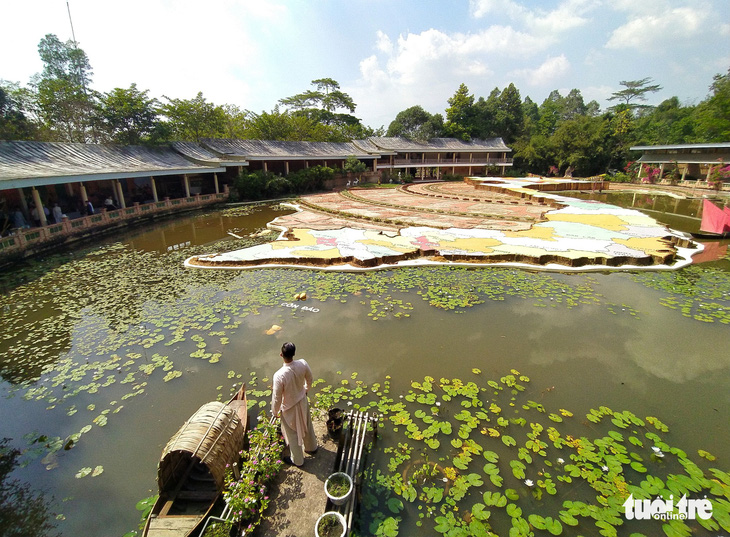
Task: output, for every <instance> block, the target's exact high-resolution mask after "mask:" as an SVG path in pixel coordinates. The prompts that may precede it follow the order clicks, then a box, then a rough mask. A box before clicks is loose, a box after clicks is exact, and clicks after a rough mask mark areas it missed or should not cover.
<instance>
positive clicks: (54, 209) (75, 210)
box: [0, 187, 152, 237]
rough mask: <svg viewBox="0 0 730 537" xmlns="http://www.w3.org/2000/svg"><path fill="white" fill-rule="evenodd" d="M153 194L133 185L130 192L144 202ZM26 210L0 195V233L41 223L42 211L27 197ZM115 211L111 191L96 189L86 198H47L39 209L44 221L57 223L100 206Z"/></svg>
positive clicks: (147, 188) (117, 207) (89, 212)
mask: <svg viewBox="0 0 730 537" xmlns="http://www.w3.org/2000/svg"><path fill="white" fill-rule="evenodd" d="M151 197H152V191H151V189H150V188H149V187H146V188H142V189H135V192H134V193H133V195H132V200H131V201H132V202H139V203H146V202H148V201H149V200H150V198H151ZM26 206H27V208H28V209H27V212H24V211H23V209H22V208H21V207H20V205H15V206H8V204H7V202H6V201H5V200H4V199H2V198H0V237H6V236H8V235H12V234H14V233H16V232H17V231H18V230H22V229H28V228H31V227H41V225H42V221H41V213H40V210H39V208H38V207H36V205H35V203H34V202H33V201H28V202H27V204H26ZM102 208H103V209H106V210H107V211H114V210H117V209H119V208H120V207H119V206H118V204H117V203H116V202H115V200H114V198H113V197H112V195H111V194H110V193H103V192H99V193H95V194H93V195H90V196H89V197H88V199H87V201H86V202H84V201H83V200H82V199H81V197H80V196H76V197H74V198H67V199H64V200H56V199H53V200H51V199H49V200H47V202H46V203H45V204H44V205H43V208H42V211H43V214H44V215H45V217H46V223H47V224H49V225H50V224H60V223H61V222H63V220H64V218H68V219H72V218H80V217H83V216H88V215H92V214H95V213H97V212H98V211H99V210H100V209H102Z"/></svg>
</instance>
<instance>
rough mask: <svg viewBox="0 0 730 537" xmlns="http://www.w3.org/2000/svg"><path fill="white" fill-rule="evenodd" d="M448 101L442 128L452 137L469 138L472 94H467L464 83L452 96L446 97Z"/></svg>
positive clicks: (467, 89)
mask: <svg viewBox="0 0 730 537" xmlns="http://www.w3.org/2000/svg"><path fill="white" fill-rule="evenodd" d="M448 103H449V107H448V108H447V109H446V123H445V124H444V130H445V131H446V133H447V134H448V135H449V136H453V137H454V138H461V139H462V140H471V138H472V134H473V131H474V116H475V110H474V96H473V95H470V94H469V88H467V87H466V84H464V83H462V84H461V85H460V86H459V89H457V90H456V92H455V93H454V95H453V97H450V98H449V99H448Z"/></svg>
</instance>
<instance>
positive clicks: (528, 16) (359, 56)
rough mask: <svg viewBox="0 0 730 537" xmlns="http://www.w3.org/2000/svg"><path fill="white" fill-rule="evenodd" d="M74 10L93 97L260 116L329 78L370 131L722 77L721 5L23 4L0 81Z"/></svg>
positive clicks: (14, 17)
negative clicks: (416, 116)
mask: <svg viewBox="0 0 730 537" xmlns="http://www.w3.org/2000/svg"><path fill="white" fill-rule="evenodd" d="M68 8H70V12H71V18H72V20H73V29H74V32H75V36H76V40H77V42H78V44H79V46H80V47H81V48H82V49H83V50H84V51H85V52H86V54H87V55H88V57H89V60H90V63H91V66H92V70H93V72H94V75H93V81H92V85H91V86H92V87H93V89H95V90H97V91H101V92H108V91H111V90H112V89H113V88H116V87H120V88H128V87H129V86H130V85H131V84H132V83H136V84H137V88H138V89H140V90H149V96H150V97H156V98H158V99H163V97H165V96H166V97H170V98H181V99H191V98H193V97H195V96H196V95H197V93H198V92H203V95H204V96H205V98H206V99H207V100H208V101H210V102H213V103H215V104H232V105H236V106H238V107H240V108H241V109H245V110H251V111H253V112H256V113H260V112H262V111H267V112H268V111H271V110H272V109H273V108H274V107H275V106H276V105H277V102H278V101H279V99H282V98H285V97H289V96H292V95H295V94H297V93H301V92H303V91H305V90H308V89H312V85H311V81H312V80H314V79H318V78H333V79H335V80H336V81H337V82H339V84H340V87H341V89H342V91H344V92H346V93H348V94H349V95H350V96H351V97H352V98H353V100H354V102H355V103H356V104H357V109H356V110H355V115H356V116H357V117H359V118H360V119H361V120H362V122H363V123H364V124H365V125H368V126H370V127H373V128H378V127H380V126H384V127H385V128H387V127H388V125H389V124H390V122H391V121H392V120H393V119H394V118H395V116H396V114H397V113H398V112H400V111H402V110H405V109H406V108H409V107H411V106H414V105H421V106H422V107H423V108H425V109H426V110H427V111H429V112H430V113H441V114H443V113H444V111H445V109H446V108H447V107H448V102H447V101H448V99H449V98H450V97H451V96H453V95H454V92H455V91H456V90H457V89H458V87H459V85H460V84H462V83H464V84H466V85H467V87H468V88H469V91H470V93H472V94H473V95H475V97H476V98H478V97H485V98H486V97H488V96H489V94H490V93H491V91H492V90H493V89H494V88H499V89H500V90H502V89H504V88H505V87H507V86H508V85H509V84H510V83H514V85H515V87H516V88H517V89H518V90H519V91H520V95H521V97H522V98H523V99H524V98H525V97H526V96H529V97H530V98H531V99H532V100H533V101H535V102H536V103H538V104H540V103H542V102H543V100H544V99H545V98H546V97H547V96H548V95H549V94H550V92H551V91H553V90H558V91H560V93H561V94H562V95H566V94H567V93H568V92H569V91H570V90H571V89H573V88H576V89H579V90H580V91H581V93H582V95H583V98H584V100H585V101H586V102H589V101H591V100H596V101H597V102H598V103H599V105H600V107H601V109H606V108H607V107H608V106H611V105H612V104H615V103H614V102H609V101H607V98H608V97H610V96H611V94H612V93H613V92H615V91H619V90H621V89H622V88H623V86H621V84H620V82H621V81H631V80H639V79H643V78H646V77H650V78H651V79H653V82H654V83H656V84H659V85H661V86H662V88H663V89H662V90H661V91H659V92H657V93H655V94H652V95H651V96H650V98H649V101H647V104H659V103H660V102H661V101H663V100H664V99H667V98H670V97H673V96H676V97H678V98H679V100H680V102H681V103H683V104H685V105H688V104H697V103H699V102H700V101H702V100H703V99H705V98H706V97H707V96H708V94H709V86H710V84H712V80H713V76H714V75H716V74H726V73H727V72H728V69H729V68H730V1H728V0H310V1H304V0H299V1H295V0H292V1H285V0H206V1H205V2H203V1H201V0H125V1H123V2H122V1H117V2H110V1H108V0H68V2H67V1H66V0H23V1H9V2H5V5H4V6H3V8H2V13H3V19H4V21H3V24H2V27H3V28H2V31H1V32H0V50H2V53H1V56H0V79H4V80H7V81H10V82H18V83H20V84H21V85H26V84H27V83H28V82H29V80H30V77H31V76H32V75H34V74H35V73H39V72H40V71H41V70H42V68H43V66H42V63H41V61H40V58H39V56H38V43H39V41H40V40H41V39H42V38H43V37H44V36H45V35H46V34H49V33H50V34H55V35H56V36H58V38H59V39H61V40H62V41H66V40H69V39H71V38H72V33H71V24H70V22H69V12H68Z"/></svg>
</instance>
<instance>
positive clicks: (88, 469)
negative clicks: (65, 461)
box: [76, 466, 92, 479]
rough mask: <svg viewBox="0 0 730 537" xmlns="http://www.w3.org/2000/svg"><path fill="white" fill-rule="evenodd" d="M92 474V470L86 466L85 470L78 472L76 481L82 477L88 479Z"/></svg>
mask: <svg viewBox="0 0 730 537" xmlns="http://www.w3.org/2000/svg"><path fill="white" fill-rule="evenodd" d="M91 472H92V468H90V467H88V466H85V467H84V468H82V469H81V470H79V471H78V472H76V479H81V478H82V477H86V476H87V475H89V474H90V473H91Z"/></svg>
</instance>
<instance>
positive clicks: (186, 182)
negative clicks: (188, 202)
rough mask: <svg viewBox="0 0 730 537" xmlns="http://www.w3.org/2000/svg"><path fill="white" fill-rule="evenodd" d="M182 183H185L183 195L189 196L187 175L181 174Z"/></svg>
mask: <svg viewBox="0 0 730 537" xmlns="http://www.w3.org/2000/svg"><path fill="white" fill-rule="evenodd" d="M183 184H184V185H185V197H186V198H189V197H190V180H189V179H188V175H187V174H185V175H183Z"/></svg>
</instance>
